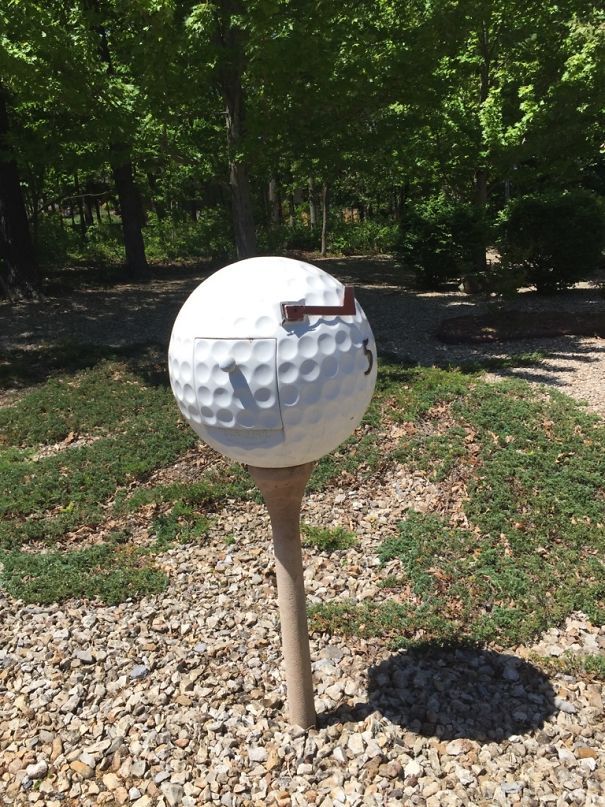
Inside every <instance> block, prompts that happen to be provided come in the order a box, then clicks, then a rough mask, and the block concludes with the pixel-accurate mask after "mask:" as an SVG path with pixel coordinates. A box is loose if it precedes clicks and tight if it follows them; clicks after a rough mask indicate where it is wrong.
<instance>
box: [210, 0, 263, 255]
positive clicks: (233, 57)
mask: <svg viewBox="0 0 605 807" xmlns="http://www.w3.org/2000/svg"><path fill="white" fill-rule="evenodd" d="M242 11H243V6H242V4H241V3H240V2H239V0H219V3H218V8H217V17H216V22H217V30H216V44H217V45H218V47H219V48H220V51H221V57H220V62H219V68H218V81H219V86H220V90H221V94H222V96H223V99H224V101H225V107H226V109H225V119H226V124H227V146H228V151H229V188H230V190H231V210H232V215H233V231H234V235H235V247H236V250H237V257H238V258H240V259H242V258H252V257H253V256H254V255H256V232H255V228H254V216H253V213H252V198H251V194H250V180H249V178H248V167H247V165H246V163H245V162H244V161H243V160H242V158H241V156H240V154H239V152H240V151H241V146H242V141H243V138H244V133H245V124H244V120H245V103H244V92H243V88H242V73H243V70H244V63H245V54H244V36H245V34H244V31H243V30H242V29H241V28H240V27H239V25H238V24H237V22H236V17H237V16H238V15H239V14H241V13H242Z"/></svg>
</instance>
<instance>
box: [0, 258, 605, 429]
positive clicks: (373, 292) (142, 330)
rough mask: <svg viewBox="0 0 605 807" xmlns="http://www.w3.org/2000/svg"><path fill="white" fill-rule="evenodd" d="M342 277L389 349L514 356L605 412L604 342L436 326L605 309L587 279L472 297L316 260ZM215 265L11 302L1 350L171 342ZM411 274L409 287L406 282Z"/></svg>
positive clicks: (348, 261) (0, 309) (4, 312)
mask: <svg viewBox="0 0 605 807" xmlns="http://www.w3.org/2000/svg"><path fill="white" fill-rule="evenodd" d="M316 263H318V264H319V265H320V266H322V267H323V268H325V269H326V270H327V271H329V272H331V273H333V274H335V275H336V276H337V277H339V278H340V279H341V280H343V281H347V282H352V283H353V284H354V285H355V287H356V290H357V291H356V293H357V297H358V299H359V300H360V302H361V303H362V305H363V306H364V309H365V310H366V313H367V314H368V317H369V318H370V321H371V323H372V327H373V329H374V332H375V334H376V337H377V341H378V344H379V347H380V348H381V350H382V352H383V353H391V354H394V355H396V356H399V357H401V358H404V359H408V360H411V361H414V362H418V363H420V364H429V365H430V364H433V363H454V364H455V363H458V362H461V361H464V362H466V361H478V362H484V361H486V360H495V359H505V360H507V364H508V365H509V366H507V367H506V369H503V370H502V369H501V370H497V371H496V372H495V373H494V375H497V376H498V377H503V376H509V377H510V376H514V377H517V378H523V379H525V380H527V381H530V382H539V383H546V384H550V385H552V386H556V387H557V388H559V389H560V390H561V391H563V392H566V393H568V394H570V395H573V396H574V397H575V398H577V399H579V400H585V401H587V402H588V404H589V406H590V407H591V409H593V410H594V411H596V412H598V413H600V414H601V415H604V416H605V340H603V339H595V338H586V337H577V336H562V337H558V338H543V339H525V340H515V341H508V342H499V343H492V344H474V345H446V344H443V343H442V342H441V341H439V340H438V339H437V337H436V333H437V331H438V329H439V325H440V324H441V322H442V321H443V320H444V319H446V318H449V317H456V316H462V315H465V314H473V315H481V314H485V313H487V312H490V311H504V312H507V311H516V312H518V311H520V312H523V313H525V314H526V315H527V316H528V317H540V315H541V314H543V313H544V312H546V311H552V310H553V309H554V308H556V309H558V310H563V311H567V312H572V313H574V314H576V315H577V316H580V317H581V316H582V315H583V314H590V315H591V316H593V317H594V316H597V317H598V316H599V314H602V316H603V319H604V320H605V299H603V298H602V297H600V296H599V294H598V292H597V289H596V288H592V287H590V286H587V285H586V284H584V286H583V287H581V288H576V289H574V290H572V291H570V292H567V293H565V294H561V295H558V296H557V297H556V298H540V297H538V296H537V295H535V294H533V293H531V292H528V293H524V294H520V295H519V296H518V297H517V298H515V299H514V300H512V301H507V302H503V303H501V302H498V301H493V300H492V301H488V300H485V299H478V298H474V297H469V296H468V295H466V294H464V293H462V292H459V291H447V292H427V293H422V292H417V291H414V290H413V289H411V288H410V286H409V278H405V277H402V276H401V275H400V274H398V271H397V270H396V268H395V267H394V264H393V262H392V261H390V260H388V259H386V258H383V259H381V258H372V259H365V258H364V259H360V258H343V259H325V260H319V261H316ZM208 274H209V270H203V271H198V272H195V271H194V270H191V272H190V273H187V274H185V273H183V272H182V271H181V272H180V274H179V273H178V272H177V271H175V273H174V279H167V275H166V273H164V276H163V277H159V278H156V279H155V280H153V281H152V282H151V283H149V284H147V285H144V286H138V285H132V284H122V285H116V286H113V287H109V288H102V287H89V288H82V289H78V290H77V291H74V292H73V293H71V294H70V295H69V296H65V295H63V296H58V295H57V296H52V295H51V296H49V297H48V298H47V300H45V301H43V302H30V303H23V304H21V305H18V306H13V307H11V306H10V305H8V304H6V303H0V355H1V354H4V355H5V356H6V355H8V354H10V352H11V351H14V350H15V349H21V350H29V349H31V348H35V347H42V348H45V347H47V348H51V347H53V346H57V345H61V344H63V343H66V342H67V343H72V344H73V343H79V344H107V345H116V346H123V345H128V344H135V343H138V342H156V343H159V344H164V345H167V344H168V340H169V338H170V330H171V327H172V322H173V321H174V318H175V316H176V314H177V312H178V310H179V308H180V306H181V305H182V303H183V301H184V300H185V299H186V297H187V296H188V294H189V293H190V292H191V291H192V290H193V289H194V288H195V287H196V286H197V285H198V283H199V282H200V281H201V280H203V279H204V278H205V277H206V276H207V275H208ZM406 281H408V285H405V283H406ZM537 351H539V352H540V353H542V354H546V356H547V357H546V358H545V359H544V360H543V361H542V362H541V363H540V364H538V365H536V364H533V365H532V366H529V367H528V366H523V365H527V362H523V361H521V360H520V361H519V363H518V364H517V365H516V357H517V358H518V357H523V356H524V355H526V354H528V353H534V352H537Z"/></svg>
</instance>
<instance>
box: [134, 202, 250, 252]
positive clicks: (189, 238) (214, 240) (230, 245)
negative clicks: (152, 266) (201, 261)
mask: <svg viewBox="0 0 605 807" xmlns="http://www.w3.org/2000/svg"><path fill="white" fill-rule="evenodd" d="M143 238H144V239H145V251H146V253H147V257H148V259H149V260H156V261H166V260H174V259H176V258H230V257H234V254H235V253H234V242H233V233H232V229H231V222H230V219H229V216H228V215H227V214H226V213H225V212H224V211H223V210H221V209H218V208H206V209H205V210H203V211H202V212H201V213H200V215H199V217H198V219H197V221H193V220H191V219H187V220H183V219H179V220H174V219H171V218H168V219H163V220H162V221H159V220H158V218H157V217H156V216H155V214H150V215H149V217H148V220H147V225H146V226H145V228H144V229H143Z"/></svg>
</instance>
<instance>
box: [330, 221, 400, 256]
mask: <svg viewBox="0 0 605 807" xmlns="http://www.w3.org/2000/svg"><path fill="white" fill-rule="evenodd" d="M397 235H398V232H397V225H396V224H394V223H393V222H386V223H383V222H380V221H372V220H369V219H367V220H366V221H357V222H346V221H343V220H342V219H339V220H338V221H337V222H335V223H334V224H333V225H332V226H331V227H330V229H329V235H328V249H329V250H330V252H334V253H337V254H340V255H372V254H375V253H378V254H384V253H390V252H393V250H394V249H395V244H396V241H397Z"/></svg>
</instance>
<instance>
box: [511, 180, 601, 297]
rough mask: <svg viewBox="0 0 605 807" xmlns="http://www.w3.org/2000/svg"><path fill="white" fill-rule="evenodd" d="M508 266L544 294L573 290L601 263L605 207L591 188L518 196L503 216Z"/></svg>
mask: <svg viewBox="0 0 605 807" xmlns="http://www.w3.org/2000/svg"><path fill="white" fill-rule="evenodd" d="M499 228H500V252H501V255H502V260H503V263H504V265H505V266H508V267H511V268H513V269H517V270H522V271H524V272H525V275H526V277H527V280H528V282H529V283H531V284H532V285H534V286H535V287H536V289H537V290H538V291H539V292H541V293H549V292H553V291H559V290H561V289H565V288H569V287H570V286H572V285H573V284H574V283H576V282H577V281H578V280H581V279H583V278H586V277H588V276H590V275H591V274H592V273H593V272H594V271H595V270H596V269H597V268H598V266H599V261H600V258H601V252H602V249H603V246H604V244H605V208H604V206H603V203H602V202H601V200H600V199H599V198H598V197H596V196H595V195H594V194H592V193H590V192H589V191H583V190H574V191H564V192H562V193H560V192H559V193H555V192H553V193H545V194H539V195H538V194H534V195H528V196H522V197H520V198H518V199H514V200H512V201H511V202H509V204H508V205H507V207H506V208H505V209H504V211H503V212H502V213H501V215H500V222H499Z"/></svg>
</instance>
